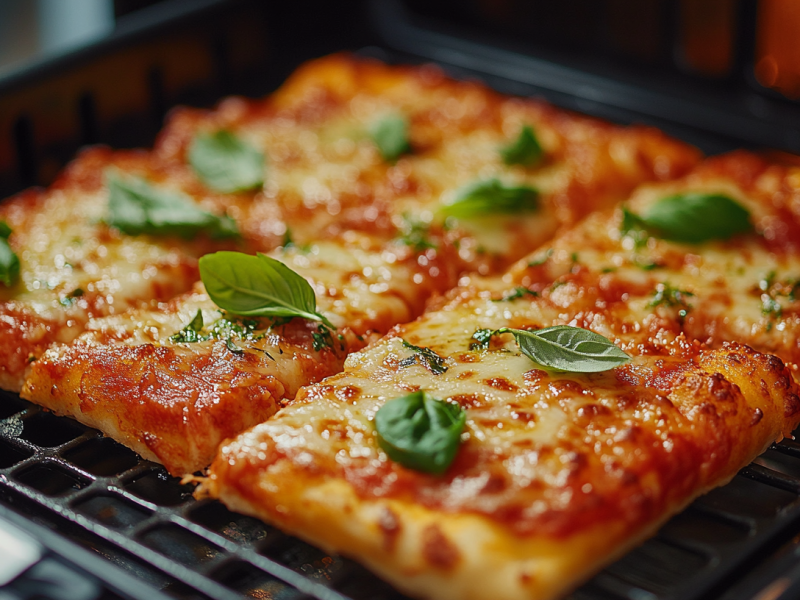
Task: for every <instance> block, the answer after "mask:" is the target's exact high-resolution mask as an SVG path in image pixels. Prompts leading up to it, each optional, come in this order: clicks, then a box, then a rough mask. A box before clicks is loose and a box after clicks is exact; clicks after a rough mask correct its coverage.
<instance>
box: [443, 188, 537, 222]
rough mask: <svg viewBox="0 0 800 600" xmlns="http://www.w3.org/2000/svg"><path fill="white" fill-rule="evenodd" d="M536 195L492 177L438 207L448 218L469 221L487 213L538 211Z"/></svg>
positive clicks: (533, 190)
mask: <svg viewBox="0 0 800 600" xmlns="http://www.w3.org/2000/svg"><path fill="white" fill-rule="evenodd" d="M538 199H539V192H538V191H536V190H535V189H533V188H532V187H529V186H526V185H520V186H506V185H504V184H503V183H502V182H501V181H500V180H499V179H496V178H492V179H487V180H484V181H479V182H477V183H473V184H470V185H468V186H466V187H464V188H462V189H461V190H460V191H459V192H458V193H457V195H456V198H455V199H454V200H453V201H452V202H451V203H450V204H445V205H444V206H442V207H441V209H440V212H442V213H443V214H445V215H446V216H448V217H456V218H457V219H469V218H474V217H479V216H482V215H487V214H495V213H499V214H516V213H519V212H530V211H534V210H536V209H537V208H538V205H539V203H538Z"/></svg>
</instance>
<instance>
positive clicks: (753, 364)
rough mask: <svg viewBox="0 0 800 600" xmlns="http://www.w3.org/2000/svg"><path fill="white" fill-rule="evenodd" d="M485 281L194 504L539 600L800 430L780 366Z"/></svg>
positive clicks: (239, 455) (418, 589)
mask: <svg viewBox="0 0 800 600" xmlns="http://www.w3.org/2000/svg"><path fill="white" fill-rule="evenodd" d="M484 283H485V285H484V286H482V288H481V289H475V288H473V289H467V288H465V289H462V290H461V291H460V292H459V295H458V296H457V297H456V298H455V299H454V300H452V301H451V302H450V303H449V304H448V305H446V306H445V307H443V308H442V309H440V310H438V311H433V312H429V313H426V314H425V315H424V316H423V317H421V318H420V319H419V320H417V321H415V322H414V323H411V324H409V325H401V326H398V327H396V328H395V329H394V330H393V331H392V332H391V334H390V335H388V336H386V337H385V338H384V339H382V340H381V341H380V342H378V343H376V344H374V345H372V346H370V347H369V348H367V349H365V350H363V351H361V352H357V353H354V354H351V355H350V356H349V358H348V359H347V362H346V365H345V370H344V372H343V373H341V374H339V375H336V376H334V377H331V378H328V379H326V380H324V381H323V382H321V383H319V384H316V385H312V386H310V387H307V388H304V389H303V390H301V391H300V393H299V394H298V396H297V398H296V400H295V401H294V402H292V403H291V404H290V405H289V406H287V407H286V408H284V409H282V410H281V411H280V412H279V413H278V414H277V415H276V416H274V417H273V418H272V419H270V420H269V421H267V422H266V423H263V424H261V425H259V426H257V427H255V428H253V429H251V430H250V431H248V432H246V433H244V434H242V435H240V436H239V437H238V438H236V439H234V440H232V441H228V442H226V443H225V444H224V445H223V446H222V448H221V450H220V453H219V454H218V456H217V458H216V459H215V461H214V462H213V463H212V466H211V468H210V473H209V476H208V478H207V479H206V480H205V481H204V482H203V484H202V487H201V492H200V493H205V494H210V495H211V496H212V497H215V498H219V499H220V500H222V501H223V502H224V503H225V504H226V505H227V506H228V507H230V508H231V509H232V510H236V511H239V512H242V513H245V514H250V515H255V516H258V517H259V518H262V519H264V520H265V521H267V522H269V523H272V524H274V525H276V526H278V527H280V528H281V529H283V530H285V531H287V532H289V533H291V534H294V535H297V536H299V537H301V538H303V539H305V540H307V541H309V542H311V543H313V544H315V545H318V546H320V547H322V548H324V549H326V550H327V551H332V552H337V553H341V554H344V555H348V556H350V557H353V558H355V559H357V560H359V561H360V562H362V563H364V564H365V565H366V566H368V567H369V568H370V569H372V570H374V571H375V572H376V573H377V574H379V575H380V576H381V577H383V578H385V579H386V580H387V581H389V582H391V583H392V584H393V585H395V586H396V587H397V588H398V589H400V590H401V591H403V592H406V593H409V594H411V595H413V596H419V597H425V598H465V599H467V598H468V599H473V600H477V599H482V598H492V599H501V598H502V599H509V598H537V599H541V600H544V599H548V598H555V597H557V596H560V595H561V594H563V593H565V592H567V591H568V590H570V589H571V588H573V587H575V586H577V585H578V584H579V583H580V582H582V581H583V580H584V579H585V578H587V577H588V576H589V575H591V574H592V573H593V572H594V571H596V570H597V569H599V568H600V567H601V566H603V565H604V564H607V563H608V562H610V561H612V560H614V559H615V558H616V557H618V556H620V555H621V554H622V553H624V552H625V551H626V550H628V549H630V548H632V547H633V546H634V545H636V544H637V543H639V542H640V541H641V540H642V539H644V538H645V537H647V536H649V535H651V534H652V533H653V532H654V531H655V530H656V528H657V527H658V526H659V525H660V524H661V523H663V522H664V521H665V520H666V519H667V518H669V516H671V515H672V514H674V513H676V512H678V511H679V510H681V509H682V508H683V507H684V506H686V505H687V504H688V503H689V502H690V501H691V500H692V499H694V498H695V497H697V496H698V495H700V494H702V493H704V492H706V491H708V490H709V489H711V488H712V487H714V486H717V485H722V484H724V483H725V482H727V481H728V480H729V479H730V478H731V477H732V476H733V475H734V474H735V473H736V472H737V471H738V469H740V468H741V467H742V466H744V465H745V464H747V463H748V462H749V461H751V460H752V459H753V458H754V457H755V456H757V455H758V454H759V453H761V452H762V451H763V450H764V448H765V447H766V446H768V445H769V444H770V443H771V442H773V441H774V440H776V439H780V438H781V437H782V436H784V435H789V434H790V432H791V431H792V429H793V428H794V427H795V426H796V425H797V423H798V420H800V399H799V398H798V388H797V386H796V384H795V383H794V382H793V380H792V377H791V375H790V372H789V371H788V369H787V368H786V367H785V366H784V365H783V363H782V362H781V361H780V360H779V359H777V358H776V357H773V356H767V355H763V354H759V353H757V352H755V351H754V350H752V349H750V348H748V347H747V346H742V345H739V344H736V343H728V344H725V345H723V347H722V348H720V349H718V350H708V349H704V348H703V346H702V345H701V344H699V343H697V342H693V341H691V340H688V339H687V338H686V337H685V336H684V335H682V334H677V335H676V334H675V332H674V330H672V329H670V328H668V327H665V328H664V329H663V330H661V331H659V332H656V335H655V336H654V335H653V332H652V331H651V330H650V329H648V328H642V327H637V324H638V322H637V320H636V319H637V315H636V314H635V313H632V314H629V315H621V314H619V313H616V314H614V315H613V317H612V315H611V312H610V311H609V312H608V313H606V315H607V317H608V318H607V319H606V320H602V321H601V320H600V319H596V320H595V321H594V322H593V323H592V325H591V327H592V328H594V329H596V332H589V331H588V330H587V329H583V328H577V327H569V326H565V325H563V323H564V322H565V321H569V320H570V317H571V315H569V314H568V313H567V314H565V312H564V309H563V308H560V307H558V306H555V305H553V304H551V303H549V302H546V301H544V300H543V299H542V298H541V297H533V296H530V295H527V296H526V297H525V299H521V298H516V299H512V300H505V301H504V300H503V299H502V298H503V296H504V295H507V293H506V291H504V288H505V287H506V284H504V283H503V282H502V281H500V282H496V283H495V284H494V286H490V285H489V284H487V283H486V282H484ZM553 326H555V327H553ZM623 331H625V332H626V333H621V332H623ZM598 333H602V334H604V335H608V334H609V333H611V334H612V337H611V340H613V343H612V341H611V340H609V339H608V338H606V337H602V336H601V335H598ZM623 350H624V353H623V352H622V351H623ZM625 353H627V355H628V356H626V355H625ZM553 367H557V368H553ZM565 369H570V370H572V371H575V370H577V371H596V370H598V371H599V372H569V371H566V370H565ZM600 369H606V370H600ZM450 461H451V462H450Z"/></svg>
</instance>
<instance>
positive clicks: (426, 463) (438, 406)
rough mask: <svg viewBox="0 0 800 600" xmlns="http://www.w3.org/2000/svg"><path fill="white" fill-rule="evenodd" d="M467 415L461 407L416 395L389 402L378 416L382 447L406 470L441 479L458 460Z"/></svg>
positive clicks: (376, 420) (380, 444)
mask: <svg viewBox="0 0 800 600" xmlns="http://www.w3.org/2000/svg"><path fill="white" fill-rule="evenodd" d="M466 422H467V413H466V412H465V411H464V410H463V409H462V408H461V407H460V406H459V405H458V404H452V403H450V402H444V401H443V400H437V399H436V398H433V397H432V396H430V395H429V394H428V393H427V392H422V391H420V392H414V393H412V394H409V395H408V396H402V397H400V398H395V399H394V400H389V401H388V402H387V403H386V404H384V405H383V406H382V407H381V408H380V410H378V412H377V413H376V414H375V430H376V431H377V433H378V445H379V446H380V447H381V449H382V450H383V451H384V452H386V455H387V456H388V457H389V458H390V459H391V460H393V461H394V462H396V463H400V464H401V465H403V466H404V467H407V468H409V469H414V470H415V471H422V472H424V473H433V474H434V475H441V474H442V473H444V472H445V471H446V470H447V467H449V466H450V464H451V463H452V462H453V459H454V458H455V457H456V453H457V452H458V448H459V446H460V445H461V432H462V431H463V430H464V425H465V424H466Z"/></svg>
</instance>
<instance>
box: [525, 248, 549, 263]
mask: <svg viewBox="0 0 800 600" xmlns="http://www.w3.org/2000/svg"><path fill="white" fill-rule="evenodd" d="M551 256H553V249H552V248H548V249H547V250H545V251H544V252H543V253H541V254H539V255H538V256H537V257H535V258H534V259H533V260H531V261H529V262H528V266H529V267H540V266H541V265H543V264H544V263H546V262H547V261H548V260H550V257H551Z"/></svg>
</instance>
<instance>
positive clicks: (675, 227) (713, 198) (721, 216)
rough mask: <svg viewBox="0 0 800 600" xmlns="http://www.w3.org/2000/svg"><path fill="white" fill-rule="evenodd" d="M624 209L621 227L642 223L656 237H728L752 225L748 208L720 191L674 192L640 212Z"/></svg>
mask: <svg viewBox="0 0 800 600" xmlns="http://www.w3.org/2000/svg"><path fill="white" fill-rule="evenodd" d="M626 212H627V213H628V214H626V215H625V216H624V217H623V227H626V226H627V227H628V228H629V229H633V228H635V227H637V226H640V227H644V228H645V229H647V230H648V231H649V232H650V233H651V234H652V235H655V236H656V237H659V238H662V239H665V240H672V241H675V242H687V243H690V244H697V243H700V242H707V241H710V240H727V239H728V238H731V237H733V236H734V235H736V234H738V233H746V232H748V231H752V229H753V226H752V224H751V223H750V213H749V211H748V210H747V209H746V208H745V207H743V206H742V205H741V204H739V203H738V202H736V201H735V200H733V199H731V198H729V197H728V196H724V195H722V194H703V193H699V192H687V193H685V194H675V195H674V196H667V197H666V198H662V199H661V200H659V201H658V202H656V203H655V204H654V205H653V206H651V207H650V208H649V209H648V210H647V211H646V212H645V213H644V214H642V215H634V214H633V213H630V212H628V211H626ZM634 217H635V218H634Z"/></svg>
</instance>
